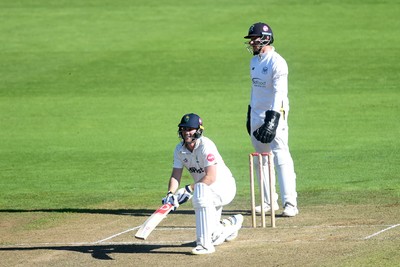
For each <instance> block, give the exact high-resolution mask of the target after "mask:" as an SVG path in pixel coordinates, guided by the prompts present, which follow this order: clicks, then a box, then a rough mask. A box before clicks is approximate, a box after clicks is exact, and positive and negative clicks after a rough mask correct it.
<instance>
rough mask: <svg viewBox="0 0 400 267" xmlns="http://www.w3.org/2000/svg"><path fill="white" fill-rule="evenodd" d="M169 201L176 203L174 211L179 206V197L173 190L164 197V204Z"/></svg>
mask: <svg viewBox="0 0 400 267" xmlns="http://www.w3.org/2000/svg"><path fill="white" fill-rule="evenodd" d="M167 203H169V204H172V205H174V211H175V210H176V209H177V208H178V207H179V202H178V198H177V197H176V196H175V195H174V194H172V192H171V191H169V192H168V193H167V195H166V196H165V197H164V198H163V199H162V204H167Z"/></svg>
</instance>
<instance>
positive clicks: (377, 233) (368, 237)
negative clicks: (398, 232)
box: [364, 223, 400, 239]
mask: <svg viewBox="0 0 400 267" xmlns="http://www.w3.org/2000/svg"><path fill="white" fill-rule="evenodd" d="M397 226H400V223H399V224H395V225H392V226H390V227H388V228H385V229H383V230H381V231H379V232H376V233H375V234H372V235H369V236H367V237H364V239H370V238H371V237H374V236H376V235H379V234H381V233H383V232H385V231H387V230H390V229H392V228H395V227H397Z"/></svg>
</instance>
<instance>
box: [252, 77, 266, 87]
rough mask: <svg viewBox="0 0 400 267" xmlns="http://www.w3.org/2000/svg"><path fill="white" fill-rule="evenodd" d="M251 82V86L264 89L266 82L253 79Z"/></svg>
mask: <svg viewBox="0 0 400 267" xmlns="http://www.w3.org/2000/svg"><path fill="white" fill-rule="evenodd" d="M252 81H253V86H256V87H265V85H266V82H265V81H263V80H261V79H260V78H253V79H252Z"/></svg>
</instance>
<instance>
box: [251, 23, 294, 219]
mask: <svg viewBox="0 0 400 267" xmlns="http://www.w3.org/2000/svg"><path fill="white" fill-rule="evenodd" d="M244 38H246V39H249V41H248V42H246V43H245V44H246V45H247V50H248V51H249V52H250V53H252V54H253V57H252V59H251V61H250V77H251V83H252V85H251V95H250V104H249V106H248V112H247V124H246V128H247V131H248V133H249V135H250V138H251V142H252V145H253V147H254V149H255V150H256V152H259V153H262V152H271V151H272V154H273V157H274V166H275V170H276V172H277V174H278V181H279V185H280V193H281V197H282V204H283V208H284V209H283V213H282V215H283V216H286V217H293V216H296V215H297V214H298V213H299V211H298V208H297V192H296V174H295V171H294V164H293V160H292V156H291V154H290V151H289V145H288V131H289V127H288V116H289V99H288V66H287V63H286V61H285V59H284V58H283V57H282V56H281V55H279V54H278V53H277V52H276V51H275V48H274V47H273V46H272V43H273V42H274V35H273V33H272V29H271V27H270V26H269V25H267V24H265V23H262V22H258V23H255V24H253V25H251V26H250V28H249V31H248V34H247V35H246V36H245V37H244ZM256 165H257V166H258V162H256ZM263 168H264V173H268V171H267V162H263ZM257 175H258V174H257ZM258 179H264V195H265V196H266V197H265V203H263V205H262V206H259V207H256V211H257V212H261V209H264V210H265V211H266V212H267V211H269V210H270V206H271V201H274V208H275V209H276V210H278V209H279V207H278V203H277V199H278V195H277V194H276V193H274V195H273V196H270V195H269V192H270V191H269V183H268V180H267V177H266V176H265V177H258ZM273 180H274V181H275V179H273ZM273 191H274V192H275V185H274V186H273ZM271 198H272V199H271Z"/></svg>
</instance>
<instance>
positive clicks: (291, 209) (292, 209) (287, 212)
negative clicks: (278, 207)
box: [282, 202, 299, 217]
mask: <svg viewBox="0 0 400 267" xmlns="http://www.w3.org/2000/svg"><path fill="white" fill-rule="evenodd" d="M297 214H299V210H298V209H297V207H296V206H294V205H293V204H292V203H289V202H286V203H285V208H284V210H283V212H282V216H284V217H294V216H296V215H297Z"/></svg>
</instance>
